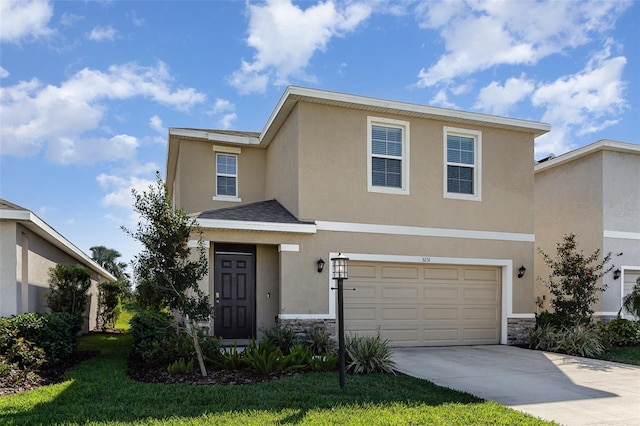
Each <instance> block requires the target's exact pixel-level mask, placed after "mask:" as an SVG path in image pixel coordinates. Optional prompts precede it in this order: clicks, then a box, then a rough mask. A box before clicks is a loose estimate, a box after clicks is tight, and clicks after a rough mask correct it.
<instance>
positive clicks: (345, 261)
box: [331, 253, 349, 280]
mask: <svg viewBox="0 0 640 426" xmlns="http://www.w3.org/2000/svg"><path fill="white" fill-rule="evenodd" d="M331 264H332V265H333V279H334V280H346V279H348V278H349V274H348V269H349V258H348V257H346V256H343V255H342V254H340V253H339V254H338V257H334V258H332V259H331Z"/></svg>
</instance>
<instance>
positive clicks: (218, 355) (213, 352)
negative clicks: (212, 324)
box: [199, 333, 222, 365]
mask: <svg viewBox="0 0 640 426" xmlns="http://www.w3.org/2000/svg"><path fill="white" fill-rule="evenodd" d="M199 343H200V349H202V355H203V356H204V357H205V359H207V360H208V361H209V362H213V363H214V364H216V365H218V364H220V362H221V361H222V347H221V346H222V345H221V342H220V339H218V338H216V337H213V336H209V335H208V334H205V333H202V335H201V336H200V338H199Z"/></svg>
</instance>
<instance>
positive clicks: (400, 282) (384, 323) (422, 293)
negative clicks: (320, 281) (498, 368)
mask: <svg viewBox="0 0 640 426" xmlns="http://www.w3.org/2000/svg"><path fill="white" fill-rule="evenodd" d="M344 286H345V288H347V289H349V288H355V289H356V290H355V291H349V290H347V291H345V293H344V317H345V330H346V331H347V333H352V334H353V333H357V334H359V335H365V334H368V335H375V334H377V333H379V334H380V336H381V337H382V338H383V339H389V340H390V341H391V343H392V345H393V346H447V345H485V344H498V343H500V300H501V295H500V288H501V286H500V268H497V267H484V266H459V265H430V264H429V265H425V264H396V263H371V262H350V263H349V279H348V280H347V281H345V283H344Z"/></svg>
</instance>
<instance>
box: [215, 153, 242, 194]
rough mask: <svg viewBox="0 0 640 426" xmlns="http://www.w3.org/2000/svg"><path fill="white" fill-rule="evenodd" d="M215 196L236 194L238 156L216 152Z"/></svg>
mask: <svg viewBox="0 0 640 426" xmlns="http://www.w3.org/2000/svg"><path fill="white" fill-rule="evenodd" d="M216 196H217V197H232V198H236V197H237V196H238V156H237V155H230V154H216Z"/></svg>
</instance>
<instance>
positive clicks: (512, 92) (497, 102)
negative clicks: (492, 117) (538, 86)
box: [475, 76, 535, 115]
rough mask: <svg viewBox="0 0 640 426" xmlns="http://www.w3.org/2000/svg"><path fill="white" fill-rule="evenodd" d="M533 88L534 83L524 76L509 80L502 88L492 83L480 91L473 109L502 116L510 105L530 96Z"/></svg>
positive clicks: (495, 82) (496, 83)
mask: <svg viewBox="0 0 640 426" xmlns="http://www.w3.org/2000/svg"><path fill="white" fill-rule="evenodd" d="M534 87H535V84H534V82H533V81H532V80H529V79H527V78H525V77H524V76H522V77H520V78H510V79H508V80H507V81H506V82H505V83H504V86H501V85H500V83H498V82H497V81H492V82H491V83H490V84H489V85H488V86H486V87H483V88H482V89H481V90H480V94H479V95H478V102H477V103H476V106H475V107H476V108H478V109H481V110H483V111H486V112H489V113H491V114H497V115H504V114H506V113H507V111H508V110H509V108H510V107H511V106H512V105H514V104H516V103H518V102H520V101H522V100H524V99H525V98H527V97H528V96H529V95H531V93H532V92H533V89H534Z"/></svg>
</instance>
